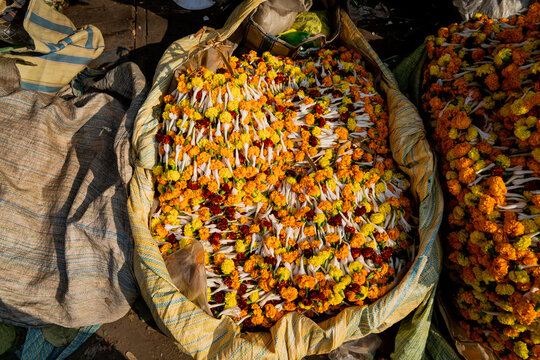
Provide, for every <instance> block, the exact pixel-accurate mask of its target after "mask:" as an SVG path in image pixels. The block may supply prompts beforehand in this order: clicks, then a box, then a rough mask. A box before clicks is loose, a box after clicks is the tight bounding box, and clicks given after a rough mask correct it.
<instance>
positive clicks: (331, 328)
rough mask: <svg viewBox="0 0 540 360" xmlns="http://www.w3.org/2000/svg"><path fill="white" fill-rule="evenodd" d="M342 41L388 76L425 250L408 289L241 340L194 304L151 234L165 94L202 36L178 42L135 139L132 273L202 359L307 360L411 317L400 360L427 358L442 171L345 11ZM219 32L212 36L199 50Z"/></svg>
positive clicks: (166, 324) (251, 3)
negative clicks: (320, 318) (327, 316)
mask: <svg viewBox="0 0 540 360" xmlns="http://www.w3.org/2000/svg"><path fill="white" fill-rule="evenodd" d="M262 2H264V0H247V1H244V2H243V3H242V4H240V5H239V6H238V7H237V8H236V9H235V11H234V12H233V13H232V15H231V16H230V17H229V19H228V21H227V23H226V24H225V26H224V27H223V28H222V29H220V30H218V32H219V33H220V35H221V38H222V39H227V38H229V37H230V36H231V34H233V32H234V31H235V30H237V29H238V27H239V26H240V25H241V23H242V22H243V20H244V19H245V18H246V17H247V16H248V15H249V14H250V13H251V11H253V10H254V9H255V8H256V7H257V6H258V5H259V4H261V3H262ZM341 17H342V28H341V34H340V35H341V36H340V42H341V43H342V44H343V45H346V46H347V47H349V48H352V49H355V50H356V51H359V52H360V53H362V54H363V55H364V56H365V57H366V58H367V60H369V61H368V62H369V63H371V64H372V66H373V67H376V68H372V69H370V70H371V71H377V72H379V73H381V75H382V76H381V81H380V84H379V85H380V88H381V89H382V90H383V93H386V98H387V102H388V107H389V113H390V143H391V150H392V153H393V156H394V158H395V160H396V161H397V163H398V164H399V165H400V166H401V169H402V170H403V171H404V172H405V173H406V174H407V175H408V176H409V177H410V179H411V187H412V191H413V194H414V195H415V196H416V197H417V199H418V203H419V204H420V205H419V207H420V208H419V215H420V224H419V234H420V241H419V250H418V254H417V256H416V259H415V260H414V263H413V265H412V267H411V268H410V269H409V271H408V272H407V274H406V275H405V277H404V278H403V280H402V281H401V283H399V284H398V285H397V286H396V287H395V288H393V289H392V290H391V291H390V292H389V293H388V294H387V295H386V296H384V297H383V298H381V299H379V300H378V301H376V302H375V303H373V304H371V305H368V306H363V307H350V308H347V309H345V310H343V311H342V312H341V313H339V314H338V315H337V316H335V317H333V318H331V319H329V320H326V321H323V322H321V323H318V324H317V323H315V322H314V321H312V320H310V319H309V318H307V317H304V316H301V315H299V314H298V313H291V314H288V315H286V316H285V317H283V318H282V319H281V320H280V321H279V322H278V323H277V324H276V325H275V326H273V327H272V328H271V329H270V331H269V332H267V333H242V332H241V331H240V328H239V327H238V326H237V325H235V324H234V322H233V321H232V320H231V319H229V318H223V319H215V318H213V317H210V316H208V315H207V314H206V313H204V312H203V311H202V310H201V309H199V308H198V307H197V306H195V305H194V304H193V303H191V302H190V301H188V300H187V299H186V298H185V297H184V296H183V295H182V294H181V293H180V292H179V291H178V289H177V288H176V287H175V286H174V285H173V283H172V281H171V278H170V276H169V274H168V272H167V269H166V267H165V263H164V261H163V259H162V257H161V254H160V252H159V250H158V247H157V245H156V244H155V242H154V240H153V239H152V237H151V235H150V230H149V225H148V223H149V216H150V209H151V204H152V201H153V198H154V190H153V189H154V186H153V180H152V172H151V168H152V166H153V165H154V164H155V163H156V159H157V146H156V142H155V135H156V133H157V129H158V122H159V115H160V110H159V109H160V107H161V103H160V101H161V97H162V96H163V95H165V94H166V93H167V91H168V89H169V84H170V82H171V80H172V78H173V73H174V70H175V69H176V68H178V67H179V66H180V65H182V64H184V63H185V62H186V60H187V55H188V52H189V50H190V49H191V48H192V47H193V46H194V45H196V44H198V43H199V40H200V37H199V36H198V37H196V38H195V37H194V36H191V37H186V38H183V39H181V40H178V41H176V42H175V43H173V44H172V45H171V46H170V47H169V48H168V49H167V51H166V52H165V54H164V55H163V57H162V59H161V61H160V63H159V65H158V68H157V70H156V76H155V78H154V84H153V87H152V89H151V91H150V94H149V96H148V98H147V100H146V102H145V104H144V105H143V106H142V108H141V110H140V111H139V114H138V117H137V120H136V124H135V130H134V137H133V142H132V143H133V154H132V155H133V156H132V158H133V160H134V165H135V170H134V175H133V178H132V180H131V184H130V187H131V189H130V191H131V194H130V198H129V200H128V209H129V214H130V221H131V227H132V231H133V236H134V239H135V259H134V266H135V274H136V277H137V280H138V282H139V286H140V288H141V292H142V294H143V297H144V298H145V300H146V302H147V303H148V305H149V306H150V309H151V311H152V313H153V316H154V318H155V319H156V320H157V322H158V324H159V326H160V328H161V329H162V330H163V331H164V332H165V333H166V334H168V335H169V336H171V337H173V338H174V339H175V340H176V341H178V343H179V346H180V348H181V349H182V350H183V351H185V352H187V353H188V354H190V355H192V356H194V357H195V358H196V359H207V358H209V359H300V358H302V357H303V356H305V355H311V354H322V353H328V352H330V351H331V350H333V349H334V348H336V347H338V346H339V345H341V344H342V343H343V342H344V341H348V340H353V339H357V338H360V337H363V336H365V335H367V334H370V333H378V332H381V331H383V330H385V329H387V328H388V327H390V326H391V325H393V324H395V323H396V322H398V321H400V320H402V319H403V318H405V317H406V316H407V315H408V314H410V313H411V312H413V315H412V316H411V317H409V318H407V320H406V321H405V322H403V323H402V326H401V329H400V332H399V333H398V337H397V339H396V351H395V354H394V357H395V358H396V359H410V360H413V359H421V358H422V355H423V352H424V348H425V344H426V339H427V336H428V333H429V325H430V319H431V310H432V305H433V295H434V292H435V288H436V284H437V281H438V277H439V272H440V269H441V256H442V252H441V247H440V243H439V240H438V238H437V231H438V228H439V225H440V221H441V218H442V213H443V200H442V192H441V188H440V185H439V183H438V180H437V177H436V172H435V166H436V163H435V157H434V155H433V153H432V152H431V150H430V148H429V145H428V142H427V140H426V136H425V131H424V128H423V125H422V120H421V118H420V116H419V115H418V112H417V111H416V109H415V108H414V106H413V105H412V104H411V103H410V102H409V101H408V100H407V99H406V98H405V97H404V96H403V95H402V94H401V93H400V92H399V90H398V87H397V83H396V81H395V79H394V77H393V75H392V73H391V72H390V71H389V70H388V69H387V68H386V66H384V64H383V63H382V62H381V61H380V59H379V58H378V56H377V54H375V52H374V51H373V49H371V47H370V46H369V44H368V43H367V41H366V40H365V39H364V38H363V37H362V35H361V34H360V32H359V31H358V29H357V28H356V27H355V26H354V24H353V23H352V21H351V20H350V19H349V17H348V15H347V14H346V13H345V12H342V13H341ZM210 37H212V35H211V34H210V33H206V34H204V35H203V37H202V43H204V42H205V41H206V40H208V39H209V38H210Z"/></svg>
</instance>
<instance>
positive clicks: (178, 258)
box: [165, 240, 212, 316]
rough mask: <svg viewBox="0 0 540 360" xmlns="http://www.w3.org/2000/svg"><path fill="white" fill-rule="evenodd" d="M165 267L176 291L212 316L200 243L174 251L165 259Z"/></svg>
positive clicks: (196, 242)
mask: <svg viewBox="0 0 540 360" xmlns="http://www.w3.org/2000/svg"><path fill="white" fill-rule="evenodd" d="M165 265H166V266H167V270H168V271H169V275H171V279H172V281H173V283H174V285H175V286H176V287H177V288H178V290H180V292H181V293H182V294H184V296H185V297H187V298H188V299H189V300H190V301H191V302H193V303H194V304H196V305H197V306H199V307H200V308H201V309H203V310H204V311H205V312H206V313H208V315H210V316H212V312H211V311H210V307H209V305H208V299H207V290H206V270H205V268H204V248H203V246H202V245H201V243H200V242H199V241H198V240H193V241H192V242H191V243H190V244H188V245H186V246H184V247H183V248H181V249H180V250H178V251H175V252H174V253H172V254H171V255H169V256H167V257H166V258H165Z"/></svg>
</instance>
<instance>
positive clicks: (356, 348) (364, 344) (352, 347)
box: [328, 334, 382, 360]
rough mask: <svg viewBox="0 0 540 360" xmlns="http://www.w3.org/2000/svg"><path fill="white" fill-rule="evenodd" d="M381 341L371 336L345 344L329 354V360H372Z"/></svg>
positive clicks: (376, 336) (374, 335) (375, 336)
mask: <svg viewBox="0 0 540 360" xmlns="http://www.w3.org/2000/svg"><path fill="white" fill-rule="evenodd" d="M381 344H382V340H381V338H380V337H379V336H378V335H376V334H371V335H368V336H366V337H363V338H361V339H358V340H353V341H349V342H346V343H345V344H343V345H341V346H340V347H338V348H337V349H335V350H334V351H332V352H331V353H330V354H328V357H329V358H330V360H373V359H375V353H376V352H377V349H378V348H379V347H380V346H381Z"/></svg>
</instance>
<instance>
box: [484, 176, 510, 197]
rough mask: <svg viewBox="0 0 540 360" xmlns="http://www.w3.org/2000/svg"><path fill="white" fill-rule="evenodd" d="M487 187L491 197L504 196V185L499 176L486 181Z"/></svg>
mask: <svg viewBox="0 0 540 360" xmlns="http://www.w3.org/2000/svg"><path fill="white" fill-rule="evenodd" d="M487 186H488V187H489V190H488V191H489V193H490V194H491V195H493V196H500V195H504V194H506V185H505V184H504V180H503V179H502V178H501V177H500V176H492V177H490V178H489V179H488V180H487Z"/></svg>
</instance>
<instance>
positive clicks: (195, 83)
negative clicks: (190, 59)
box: [191, 76, 204, 89]
mask: <svg viewBox="0 0 540 360" xmlns="http://www.w3.org/2000/svg"><path fill="white" fill-rule="evenodd" d="M203 84H204V81H203V79H201V78H200V77H198V76H196V77H194V78H193V79H191V85H193V86H196V87H198V88H199V89H201V88H202V87H203Z"/></svg>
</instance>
